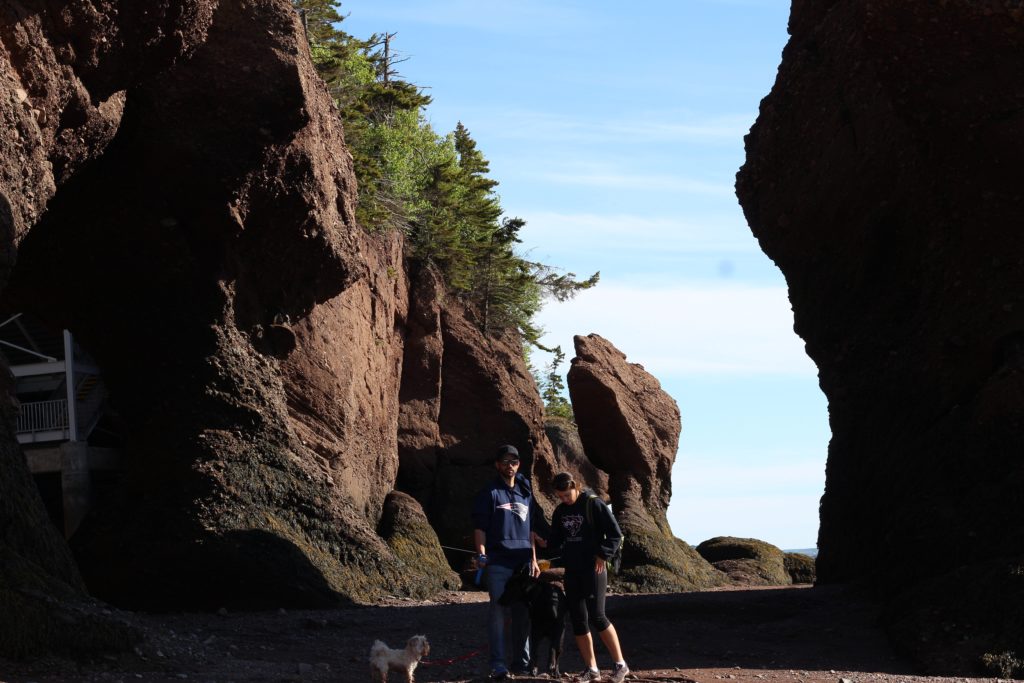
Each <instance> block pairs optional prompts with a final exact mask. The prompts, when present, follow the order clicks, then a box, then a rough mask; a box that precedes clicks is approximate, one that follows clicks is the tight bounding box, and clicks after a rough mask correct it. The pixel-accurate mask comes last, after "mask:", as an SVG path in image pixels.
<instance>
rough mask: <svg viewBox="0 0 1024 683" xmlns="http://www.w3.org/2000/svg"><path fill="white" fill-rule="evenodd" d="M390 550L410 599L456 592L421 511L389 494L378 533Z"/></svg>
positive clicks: (398, 495)
mask: <svg viewBox="0 0 1024 683" xmlns="http://www.w3.org/2000/svg"><path fill="white" fill-rule="evenodd" d="M378 531H379V533H380V535H381V538H383V539H384V541H385V543H387V544H388V546H390V547H391V550H393V551H394V553H395V556H396V557H397V558H398V561H399V563H400V565H401V566H402V567H403V571H404V572H405V573H406V575H407V577H409V578H413V577H415V579H416V580H413V581H406V582H405V584H404V585H405V586H409V587H411V591H407V592H408V594H409V597H413V598H427V597H430V596H432V595H435V594H436V593H437V592H438V591H441V590H458V588H459V587H460V585H461V580H460V578H459V576H458V574H456V573H455V572H453V571H452V570H451V568H450V567H449V566H448V561H447V560H446V559H445V556H444V553H443V552H441V545H440V543H439V542H438V540H437V534H436V533H435V532H434V529H433V528H432V527H431V526H430V522H428V521H427V516H426V515H425V514H424V513H423V508H421V507H420V504H419V503H418V502H416V499H415V498H413V497H412V496H410V495H408V494H405V493H401V492H399V491H392V492H391V493H389V494H388V496H387V498H385V499H384V513H383V515H382V516H381V520H380V527H379V529H378Z"/></svg>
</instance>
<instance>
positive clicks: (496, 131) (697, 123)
mask: <svg viewBox="0 0 1024 683" xmlns="http://www.w3.org/2000/svg"><path fill="white" fill-rule="evenodd" d="M460 117H461V118H463V119H464V120H467V121H469V122H471V124H472V125H471V126H470V127H471V129H473V130H474V134H486V135H487V136H489V137H491V138H511V139H516V140H529V141H531V142H537V141H553V142H558V143H560V144H565V143H574V142H575V143H586V144H598V143H602V142H610V143H619V144H630V145H637V144H644V143H654V144H658V145H666V144H670V143H676V142H691V143H706V144H712V143H714V144H727V145H735V144H737V141H738V140H742V139H743V136H744V135H746V134H747V132H748V131H749V130H750V126H751V124H752V123H753V122H754V119H755V118H756V115H755V113H754V112H751V113H744V114H723V115H716V116H707V117H696V116H694V115H693V114H688V113H685V112H679V111H651V112H643V111H632V112H627V113H625V114H621V115H620V116H619V117H618V118H615V119H609V120H593V119H587V118H584V117H583V116H580V115H579V114H576V115H573V116H570V115H562V114H557V113H553V112H543V111H535V110H530V109H508V108H503V109H497V110H495V109H486V110H481V109H475V110H474V109H473V108H472V107H469V108H466V107H463V108H462V110H461V111H460Z"/></svg>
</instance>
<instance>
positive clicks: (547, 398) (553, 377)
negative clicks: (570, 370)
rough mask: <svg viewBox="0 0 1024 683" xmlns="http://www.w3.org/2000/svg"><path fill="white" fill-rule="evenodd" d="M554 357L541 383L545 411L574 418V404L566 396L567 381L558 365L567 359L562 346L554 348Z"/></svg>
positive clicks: (551, 414)
mask: <svg viewBox="0 0 1024 683" xmlns="http://www.w3.org/2000/svg"><path fill="white" fill-rule="evenodd" d="M552 352H553V353H554V358H552V359H551V362H550V363H548V365H547V367H546V368H545V369H544V378H543V382H542V383H541V394H540V395H541V398H542V399H544V413H545V414H546V415H549V416H553V417H561V418H564V419H566V420H574V416H573V412H572V404H571V403H569V401H568V400H567V399H566V398H565V382H563V381H562V375H560V374H559V373H558V366H559V365H561V364H562V362H563V361H564V360H565V353H563V352H562V347H561V346H556V347H555V348H554V349H552Z"/></svg>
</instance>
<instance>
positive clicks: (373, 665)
mask: <svg viewBox="0 0 1024 683" xmlns="http://www.w3.org/2000/svg"><path fill="white" fill-rule="evenodd" d="M429 654H430V643H428V642H427V637H426V636H413V637H412V638H410V639H409V642H408V643H406V644H405V648H404V649H402V650H392V649H391V648H390V647H388V646H387V645H386V644H385V643H383V642H382V641H379V640H376V641H374V643H373V647H371V648H370V680H372V681H373V683H385V682H386V681H387V680H388V671H389V670H392V669H393V670H395V671H404V672H405V683H413V679H412V672H413V671H415V670H416V665H417V664H419V663H420V660H421V659H422V658H424V657H426V656H427V655H429Z"/></svg>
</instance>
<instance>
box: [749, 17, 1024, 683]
mask: <svg viewBox="0 0 1024 683" xmlns="http://www.w3.org/2000/svg"><path fill="white" fill-rule="evenodd" d="M1022 20H1024V16H1022V9H1021V7H1020V3H1019V2H1010V1H992V2H967V1H966V0H962V1H956V0H954V1H950V2H942V3H907V2H898V1H897V0H886V1H870V2H869V1H866V0H848V1H833V2H829V3H809V2H794V7H793V13H792V17H791V20H790V31H791V33H792V37H791V39H790V41H789V44H788V45H787V46H786V49H785V52H784V53H783V61H782V65H781V67H780V69H779V75H778V79H777V81H776V84H775V87H774V88H773V90H772V93H771V94H770V95H769V96H768V97H767V98H765V100H764V101H763V102H762V105H761V113H760V117H759V118H758V121H757V123H756V124H755V126H754V127H753V128H752V130H751V133H750V135H749V136H748V137H747V162H746V164H745V165H744V167H743V168H742V169H741V171H740V173H739V176H738V181H737V194H738V196H739V198H740V200H741V203H742V205H743V208H744V211H745V213H746V216H747V219H748V221H749V223H750V226H751V229H752V230H753V232H754V234H755V235H756V236H757V238H758V240H759V241H760V244H761V247H762V248H763V249H764V251H765V253H767V254H768V255H769V256H771V258H772V259H773V260H774V261H775V262H776V263H777V264H778V265H779V267H780V268H781V269H782V271H783V273H784V274H785V276H786V280H787V282H788V284H789V292H790V299H791V301H792V304H793V310H794V314H795V319H796V331H797V332H798V333H799V334H800V336H801V337H803V339H804V340H805V341H806V346H807V352H808V354H809V355H810V356H811V358H812V359H813V360H814V361H815V363H817V365H818V368H819V371H820V375H819V377H820V383H821V387H822V390H823V391H824V392H825V394H826V395H827V397H828V400H829V415H830V423H831V427H832V434H833V438H832V441H831V444H830V446H829V455H828V465H827V473H826V485H825V495H824V497H823V498H822V502H821V530H820V535H819V540H818V547H819V550H820V554H819V555H818V562H817V568H818V578H819V580H821V581H843V580H851V579H872V580H874V581H875V582H876V583H877V584H878V585H887V586H889V587H893V586H895V587H896V589H897V590H899V589H902V588H903V587H907V586H910V585H917V584H920V582H922V581H923V582H924V583H923V584H921V585H932V586H933V588H932V589H931V590H930V591H923V590H917V589H915V591H911V593H909V594H910V595H918V596H919V597H918V598H914V599H911V598H907V599H906V600H905V601H904V602H902V603H901V604H902V605H903V608H902V612H903V616H904V617H906V616H907V614H911V613H915V612H916V611H920V617H921V618H920V619H918V618H916V617H912V618H910V619H909V620H908V619H903V620H902V621H903V623H904V625H906V624H907V623H914V624H916V626H912V627H908V628H904V629H903V630H902V631H901V633H902V634H903V635H902V636H901V638H902V642H903V643H904V645H905V646H906V647H908V648H910V649H912V650H915V651H916V652H917V653H918V654H920V655H921V656H922V660H924V661H927V662H928V664H929V665H930V666H932V667H934V668H938V669H945V670H949V669H956V668H959V669H961V670H968V669H970V668H971V667H973V666H977V664H978V662H979V661H980V659H981V655H982V654H984V653H986V652H987V653H989V654H992V653H999V652H1003V651H1004V650H1017V651H1018V653H1019V652H1020V651H1024V628H1022V624H1021V623H1020V620H1019V619H1015V618H1013V617H1012V616H1011V615H1009V614H1008V613H1007V611H1006V610H1007V609H1011V608H1008V607H1007V605H1008V604H1011V602H1008V601H1007V600H1005V599H1004V600H1000V599H999V598H998V597H997V596H998V595H999V594H1000V592H1001V593H1002V594H1003V595H1004V596H1010V595H1020V594H1021V586H1020V585H1019V584H1020V578H1019V574H1020V572H1019V569H1017V567H1019V565H1020V560H1021V558H1022V555H1024V527H1022V526H1021V525H1020V524H1017V523H1015V522H1011V520H1018V519H1020V518H1021V515H1022V513H1024V461H1022V460H1021V457H1020V453H1021V452H1022V448H1024V429H1022V427H1024V402H1022V400H1021V397H1022V396H1024V354H1022V349H1024V344H1022V340H1024V296H1022V294H1021V293H1022V292H1024V267H1022V266H1024V242H1022V241H1021V240H1020V238H1019V234H1018V233H1019V225H1020V223H1021V219H1022V217H1024V204H1022V192H1021V187H1020V182H1019V180H1018V179H1017V175H1016V169H1017V167H1018V166H1019V165H1020V159H1021V156H1022V152H1024V115H1022V112H1024V86H1022V83H1024V41H1022V38H1024V23H1022ZM993 563H994V564H993ZM971 567H976V568H977V571H976V572H973V570H971V569H970V568H971ZM965 568H966V569H965ZM972 572H973V574H976V578H977V579H978V580H980V581H982V583H984V584H985V585H986V586H987V588H981V587H980V586H978V587H977V590H979V591H981V592H982V593H986V594H988V596H989V598H988V599H981V598H979V599H976V600H975V601H974V602H975V605H976V607H975V609H974V610H973V614H971V612H972V610H969V609H968V610H960V611H958V612H956V613H955V615H954V612H953V611H944V610H947V608H950V610H951V605H952V602H953V600H954V595H955V594H957V593H959V592H960V591H959V589H953V588H952V586H953V585H954V584H956V583H958V582H960V583H968V584H973V580H972V579H970V578H969V577H971V576H972V575H973V574H972ZM943 576H948V577H953V576H956V577H959V578H958V580H957V581H954V580H953V579H952V578H949V579H948V580H945V581H944V580H943V579H941V578H938V577H943ZM982 577H984V578H983V579H982ZM1014 577H1017V578H1014ZM936 582H938V583H936ZM939 585H944V586H946V588H950V589H951V590H948V591H946V592H945V595H946V597H941V595H942V594H943V592H942V591H940V590H939V589H938V586H939ZM925 595H928V596H929V600H930V599H931V598H935V599H936V600H935V604H934V605H933V606H932V607H928V606H927V600H925V599H924V598H923V596H925ZM1012 609H1016V608H1012ZM928 610H932V611H931V612H928ZM929 615H930V616H929ZM926 622H927V623H931V624H933V625H935V631H936V634H935V637H931V636H929V635H927V634H924V633H923V631H922V629H924V624H925V623H926ZM938 624H943V626H938ZM1014 624H1016V625H1015V626H1014ZM943 631H944V633H943ZM932 649H934V652H926V651H929V650H932ZM933 655H934V656H933Z"/></svg>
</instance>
